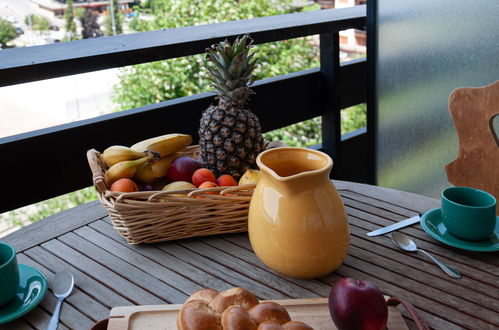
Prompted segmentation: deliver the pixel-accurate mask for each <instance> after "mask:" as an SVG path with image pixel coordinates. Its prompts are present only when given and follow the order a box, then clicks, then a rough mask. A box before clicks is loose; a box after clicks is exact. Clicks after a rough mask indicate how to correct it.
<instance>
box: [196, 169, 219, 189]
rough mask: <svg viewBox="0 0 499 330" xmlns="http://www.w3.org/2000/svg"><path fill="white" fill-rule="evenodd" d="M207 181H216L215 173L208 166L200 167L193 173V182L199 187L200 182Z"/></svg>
mask: <svg viewBox="0 0 499 330" xmlns="http://www.w3.org/2000/svg"><path fill="white" fill-rule="evenodd" d="M206 181H211V182H215V181H216V178H215V174H213V172H212V171H210V170H209V169H207V168H204V167H202V168H198V169H197V170H196V171H195V172H194V173H193V174H192V183H193V184H194V185H195V186H196V187H199V185H200V184H202V183H203V182H206Z"/></svg>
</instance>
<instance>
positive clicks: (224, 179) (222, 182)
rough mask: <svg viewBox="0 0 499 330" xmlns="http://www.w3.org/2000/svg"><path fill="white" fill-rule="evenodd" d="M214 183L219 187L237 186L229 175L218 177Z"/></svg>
mask: <svg viewBox="0 0 499 330" xmlns="http://www.w3.org/2000/svg"><path fill="white" fill-rule="evenodd" d="M215 182H216V184H217V185H219V186H220V187H225V186H237V181H236V180H235V179H234V178H233V177H232V175H229V174H223V175H220V176H219V177H218V178H217V181H215Z"/></svg>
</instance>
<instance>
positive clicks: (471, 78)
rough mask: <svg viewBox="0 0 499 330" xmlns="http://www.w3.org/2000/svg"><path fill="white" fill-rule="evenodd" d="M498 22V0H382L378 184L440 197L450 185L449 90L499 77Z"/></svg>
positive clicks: (453, 148) (454, 145)
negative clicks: (446, 167)
mask: <svg viewBox="0 0 499 330" xmlns="http://www.w3.org/2000/svg"><path fill="white" fill-rule="evenodd" d="M373 1H374V0H373ZM498 22H499V1H490V0H473V1H469V0H466V1H465V0H446V1H442V0H439V1H435V0H418V1H413V0H378V13H377V27H378V37H377V45H376V48H377V55H378V63H377V68H376V84H377V106H378V128H377V129H378V141H377V159H376V163H377V180H378V184H379V185H381V186H387V187H393V188H397V189H401V190H406V191H411V192H416V193H420V194H424V195H428V196H433V197H437V196H439V192H440V190H441V189H442V188H443V187H446V186H449V185H450V184H449V183H448V181H447V175H446V172H445V168H444V166H445V165H446V164H448V163H449V162H451V161H452V160H454V159H455V157H456V156H457V151H458V140H457V135H456V131H455V128H454V125H453V122H452V120H451V117H450V115H449V111H448V103H447V102H448V97H449V95H450V93H451V92H452V91H453V90H454V89H455V88H458V87H480V86H484V85H488V84H490V83H493V82H495V81H496V80H499V28H498V25H497V24H498ZM494 126H495V127H496V131H497V130H498V129H497V126H498V125H497V120H496V121H495V122H494Z"/></svg>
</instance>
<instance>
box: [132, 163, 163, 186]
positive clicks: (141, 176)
mask: <svg viewBox="0 0 499 330" xmlns="http://www.w3.org/2000/svg"><path fill="white" fill-rule="evenodd" d="M152 165H153V163H152V162H145V163H142V164H140V166H139V167H138V168H137V171H136V172H135V174H134V175H133V177H132V179H133V180H135V181H137V182H141V183H152V182H154V181H155V180H156V179H157V178H156V176H155V175H154V172H153V170H152Z"/></svg>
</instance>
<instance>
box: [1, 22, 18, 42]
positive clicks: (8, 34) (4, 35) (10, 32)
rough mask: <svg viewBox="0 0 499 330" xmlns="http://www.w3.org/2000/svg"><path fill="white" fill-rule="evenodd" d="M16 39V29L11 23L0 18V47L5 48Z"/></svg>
mask: <svg viewBox="0 0 499 330" xmlns="http://www.w3.org/2000/svg"><path fill="white" fill-rule="evenodd" d="M15 38H17V33H16V28H15V27H14V25H12V23H10V22H9V21H7V20H5V19H1V18H0V46H1V48H5V47H6V46H7V43H8V42H9V41H11V40H14V39H15Z"/></svg>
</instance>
